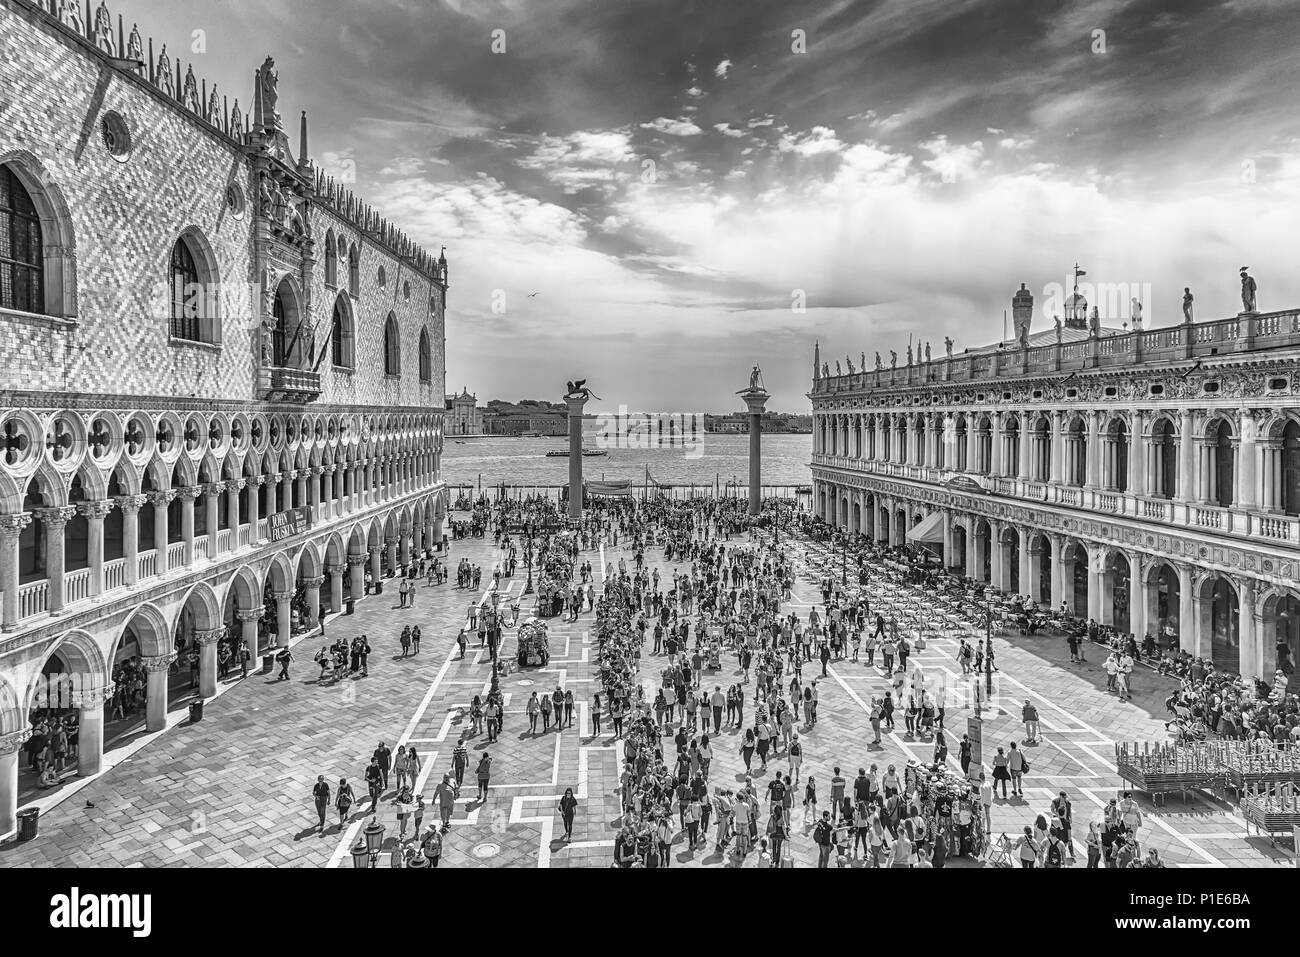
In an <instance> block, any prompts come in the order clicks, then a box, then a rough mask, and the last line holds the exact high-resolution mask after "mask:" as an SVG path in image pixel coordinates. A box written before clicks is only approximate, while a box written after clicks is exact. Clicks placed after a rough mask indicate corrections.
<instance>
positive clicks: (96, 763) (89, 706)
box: [72, 684, 113, 778]
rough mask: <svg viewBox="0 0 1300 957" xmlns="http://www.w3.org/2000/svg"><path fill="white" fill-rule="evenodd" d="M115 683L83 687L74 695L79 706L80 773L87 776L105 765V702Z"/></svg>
mask: <svg viewBox="0 0 1300 957" xmlns="http://www.w3.org/2000/svg"><path fill="white" fill-rule="evenodd" d="M112 695H113V686H112V685H111V684H110V685H108V686H107V687H105V686H96V687H90V688H84V689H82V690H80V691H77V692H75V693H74V694H73V696H72V703H73V705H74V707H76V709H77V776H78V777H83V778H88V777H93V776H94V775H96V774H98V773H99V772H100V771H102V770H103V768H104V702H105V700H107V699H108V698H111V697H112Z"/></svg>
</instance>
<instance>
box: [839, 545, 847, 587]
mask: <svg viewBox="0 0 1300 957" xmlns="http://www.w3.org/2000/svg"><path fill="white" fill-rule="evenodd" d="M848 583H849V537H848V535H844V536H842V537H841V538H840V584H841V585H844V586H847V585H848Z"/></svg>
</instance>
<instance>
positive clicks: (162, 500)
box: [145, 488, 176, 508]
mask: <svg viewBox="0 0 1300 957" xmlns="http://www.w3.org/2000/svg"><path fill="white" fill-rule="evenodd" d="M145 497H146V498H147V499H148V500H149V504H150V505H152V506H153V507H154V508H166V507H167V506H168V505H170V504H171V503H172V502H173V501H174V500H175V499H176V490H175V489H172V488H166V489H160V490H158V491H156V492H146V493H145Z"/></svg>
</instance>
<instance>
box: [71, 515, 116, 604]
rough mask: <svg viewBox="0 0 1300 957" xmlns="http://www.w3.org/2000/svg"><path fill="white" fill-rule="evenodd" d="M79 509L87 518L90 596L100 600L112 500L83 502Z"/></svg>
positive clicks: (102, 588)
mask: <svg viewBox="0 0 1300 957" xmlns="http://www.w3.org/2000/svg"><path fill="white" fill-rule="evenodd" d="M76 508H77V511H78V512H79V513H80V514H81V515H82V516H84V517H85V519H86V529H87V535H86V553H87V558H89V560H90V597H91V598H92V599H93V600H94V601H99V596H100V595H102V594H103V593H104V519H105V518H107V517H108V513H109V512H111V511H112V510H113V502H112V501H111V500H107V501H102V502H81V503H80V504H78V505H77V506H76Z"/></svg>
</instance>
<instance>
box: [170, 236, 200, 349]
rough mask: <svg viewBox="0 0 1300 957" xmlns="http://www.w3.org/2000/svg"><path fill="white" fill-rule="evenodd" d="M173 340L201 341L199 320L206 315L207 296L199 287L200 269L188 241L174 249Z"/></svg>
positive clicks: (172, 277) (171, 279)
mask: <svg viewBox="0 0 1300 957" xmlns="http://www.w3.org/2000/svg"><path fill="white" fill-rule="evenodd" d="M169 279H170V284H171V291H172V338H174V339H189V340H190V341H192V342H199V341H201V339H200V336H199V319H200V317H201V316H202V314H203V294H202V291H201V290H202V287H201V286H200V285H199V282H200V280H199V267H198V264H197V263H196V262H195V261H194V253H193V252H191V251H190V247H189V244H188V243H186V242H185V240H184V239H178V240H176V245H174V246H172V262H171V275H170V277H169Z"/></svg>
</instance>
